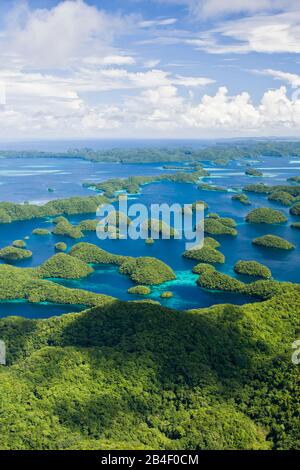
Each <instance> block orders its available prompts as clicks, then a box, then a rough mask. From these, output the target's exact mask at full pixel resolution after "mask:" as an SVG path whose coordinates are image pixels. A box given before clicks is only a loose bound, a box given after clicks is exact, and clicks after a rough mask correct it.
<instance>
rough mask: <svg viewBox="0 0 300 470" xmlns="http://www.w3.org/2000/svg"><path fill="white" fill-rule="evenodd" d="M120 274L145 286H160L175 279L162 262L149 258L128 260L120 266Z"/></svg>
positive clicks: (171, 271) (173, 274)
mask: <svg viewBox="0 0 300 470" xmlns="http://www.w3.org/2000/svg"><path fill="white" fill-rule="evenodd" d="M120 273H121V274H125V275H126V276H129V277H130V279H132V280H133V281H134V282H136V283H138V284H146V285H154V284H162V283H163V282H167V281H172V280H173V279H175V278H176V275H175V273H174V271H173V270H172V269H171V268H170V267H169V266H167V265H166V264H165V263H163V261H160V260H158V259H156V258H150V257H143V258H131V259H128V260H127V261H125V262H124V263H122V264H121V266H120Z"/></svg>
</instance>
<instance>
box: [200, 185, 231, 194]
mask: <svg viewBox="0 0 300 470" xmlns="http://www.w3.org/2000/svg"><path fill="white" fill-rule="evenodd" d="M198 189H200V190H202V191H222V192H227V188H224V187H222V186H215V185H213V184H209V183H201V184H199V186H198Z"/></svg>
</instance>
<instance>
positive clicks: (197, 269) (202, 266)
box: [193, 263, 216, 275]
mask: <svg viewBox="0 0 300 470" xmlns="http://www.w3.org/2000/svg"><path fill="white" fill-rule="evenodd" d="M215 270H216V268H215V267H214V266H212V265H211V264H207V263H198V264H196V266H194V267H193V273H194V274H199V275H202V274H205V273H212V272H214V271H215Z"/></svg>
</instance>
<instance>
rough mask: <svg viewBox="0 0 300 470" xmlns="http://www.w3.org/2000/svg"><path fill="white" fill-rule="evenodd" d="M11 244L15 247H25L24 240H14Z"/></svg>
mask: <svg viewBox="0 0 300 470" xmlns="http://www.w3.org/2000/svg"><path fill="white" fill-rule="evenodd" d="M12 246H14V247H15V248H26V242H25V241H24V240H15V241H13V242H12Z"/></svg>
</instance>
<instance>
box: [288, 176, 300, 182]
mask: <svg viewBox="0 0 300 470" xmlns="http://www.w3.org/2000/svg"><path fill="white" fill-rule="evenodd" d="M287 181H291V182H292V183H300V176H291V177H290V178H288V179H287Z"/></svg>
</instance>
